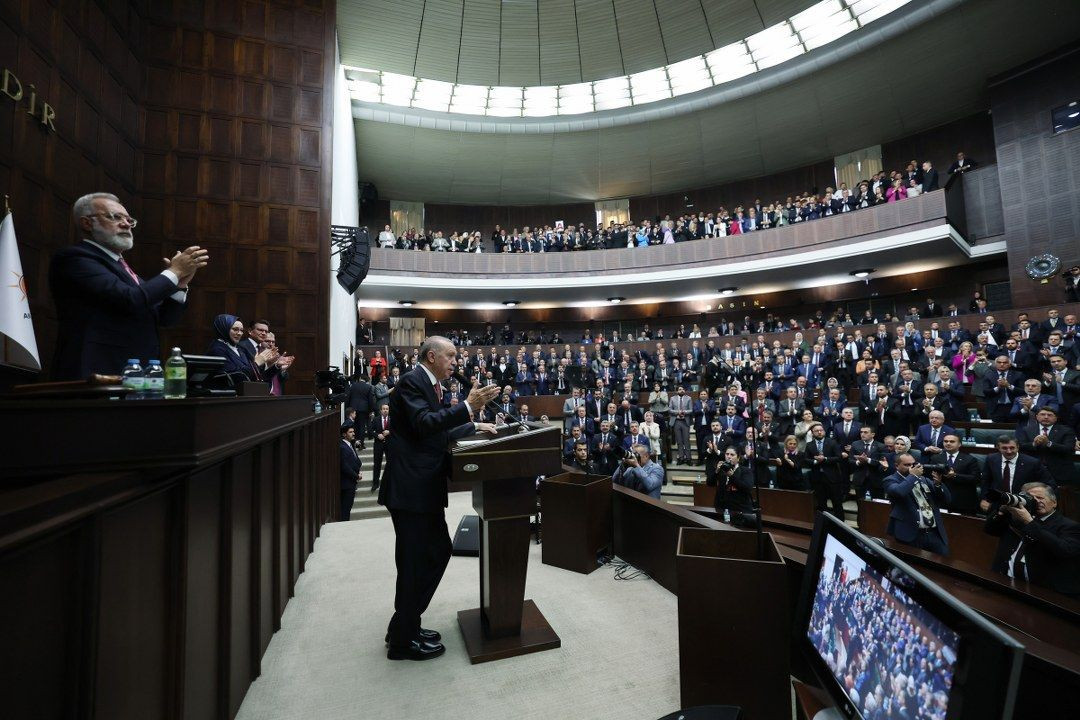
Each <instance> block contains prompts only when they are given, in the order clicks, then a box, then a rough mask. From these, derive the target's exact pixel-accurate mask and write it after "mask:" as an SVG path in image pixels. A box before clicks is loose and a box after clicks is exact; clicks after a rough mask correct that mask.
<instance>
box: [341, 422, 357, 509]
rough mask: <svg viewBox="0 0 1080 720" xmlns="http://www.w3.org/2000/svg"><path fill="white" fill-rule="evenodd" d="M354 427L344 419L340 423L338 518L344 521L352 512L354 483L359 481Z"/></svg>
mask: <svg viewBox="0 0 1080 720" xmlns="http://www.w3.org/2000/svg"><path fill="white" fill-rule="evenodd" d="M355 440H356V429H355V427H354V426H353V423H352V422H350V421H348V420H346V421H345V422H344V423H342V424H341V445H340V448H341V514H340V515H338V519H339V520H341V521H342V522H345V521H346V520H348V519H349V514H350V513H351V512H352V506H353V499H354V498H355V497H356V484H357V483H358V482H360V479H361V474H360V458H358V457H357V456H356V450H354V449H353V442H354V441H355Z"/></svg>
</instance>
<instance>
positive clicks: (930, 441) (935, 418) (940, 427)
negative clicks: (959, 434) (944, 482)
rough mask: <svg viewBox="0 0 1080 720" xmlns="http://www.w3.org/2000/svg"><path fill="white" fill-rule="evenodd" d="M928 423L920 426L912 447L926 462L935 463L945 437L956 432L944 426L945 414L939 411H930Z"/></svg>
mask: <svg viewBox="0 0 1080 720" xmlns="http://www.w3.org/2000/svg"><path fill="white" fill-rule="evenodd" d="M929 420H930V422H928V423H927V424H925V425H920V426H919V429H918V431H917V432H916V433H915V438H914V439H913V440H912V447H914V448H915V449H916V450H918V451H919V452H921V453H922V454H923V457H924V458H925V459H927V461H930V460H933V461H934V462H935V463H936V462H937V456H938V455H939V454H940V453H941V442H942V441H943V440H944V439H945V436H946V435H948V434H950V433H955V432H956V430H954V429H953V428H951V427H949V426H948V425H946V424H945V413H943V412H941V411H940V410H931V411H930V417H929Z"/></svg>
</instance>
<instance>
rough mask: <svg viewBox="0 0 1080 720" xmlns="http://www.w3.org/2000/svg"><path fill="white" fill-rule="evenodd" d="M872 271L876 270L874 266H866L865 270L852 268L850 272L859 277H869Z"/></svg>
mask: <svg viewBox="0 0 1080 720" xmlns="http://www.w3.org/2000/svg"><path fill="white" fill-rule="evenodd" d="M872 272H874V268H866V269H865V270H852V271H851V273H849V274H850V275H853V276H855V277H857V278H864V277H869V275H870V273H872Z"/></svg>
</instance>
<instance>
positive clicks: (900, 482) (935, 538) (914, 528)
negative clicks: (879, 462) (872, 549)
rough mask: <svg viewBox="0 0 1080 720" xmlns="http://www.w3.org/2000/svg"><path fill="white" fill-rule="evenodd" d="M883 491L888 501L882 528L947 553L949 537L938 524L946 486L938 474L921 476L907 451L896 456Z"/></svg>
mask: <svg viewBox="0 0 1080 720" xmlns="http://www.w3.org/2000/svg"><path fill="white" fill-rule="evenodd" d="M885 495H886V496H887V497H888V498H889V500H891V501H892V511H891V512H890V513H889V526H888V528H887V530H886V532H887V533H888V534H889V535H892V536H893V537H894V538H896V540H897V541H899V542H902V543H904V544H905V545H911V546H913V547H917V548H919V549H920V550H927V551H929V552H933V553H937V554H938V555H948V554H949V538H948V536H947V535H946V534H945V527H944V526H943V525H942V524H941V512H940V508H942V507H945V506H946V505H948V504H949V501H950V499H951V496H950V495H949V488H948V487H946V486H945V484H944V483H942V481H941V478H940V477H937V478H934V480H933V482H931V481H929V480H927V479H926V478H924V477H923V469H922V465H920V464H919V463H916V462H915V458H914V457H912V456H911V455H910V454H908V453H901V454H900V455H898V456H897V457H896V472H895V473H893V474H892V475H890V476H889V477H887V478H885Z"/></svg>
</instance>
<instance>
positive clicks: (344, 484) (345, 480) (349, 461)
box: [338, 440, 361, 490]
mask: <svg viewBox="0 0 1080 720" xmlns="http://www.w3.org/2000/svg"><path fill="white" fill-rule="evenodd" d="M338 447H339V448H341V489H342V490H349V489H352V488H355V487H356V476H357V474H358V473H359V472H360V464H361V463H360V458H358V457H356V451H355V450H353V449H352V448H351V447H349V443H347V442H345V441H344V440H341V441H340V442H338Z"/></svg>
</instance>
